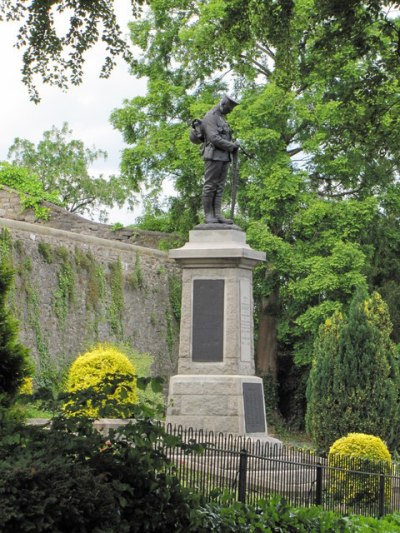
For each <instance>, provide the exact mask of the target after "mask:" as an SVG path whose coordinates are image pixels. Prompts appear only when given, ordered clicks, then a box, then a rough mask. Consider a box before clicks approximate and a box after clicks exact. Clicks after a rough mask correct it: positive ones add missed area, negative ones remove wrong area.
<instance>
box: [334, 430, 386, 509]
mask: <svg viewBox="0 0 400 533" xmlns="http://www.w3.org/2000/svg"><path fill="white" fill-rule="evenodd" d="M328 465H329V467H330V492H331V494H333V495H334V496H335V497H337V498H338V499H340V500H341V501H343V503H347V504H355V503H361V502H362V503H372V502H378V500H379V490H380V475H379V474H383V473H384V474H390V473H391V469H392V457H391V455H390V452H389V450H388V448H387V446H386V444H385V443H384V442H383V441H382V439H380V438H379V437H375V436H373V435H366V434H364V433H349V434H348V435H347V436H346V437H342V438H340V439H338V440H337V441H336V442H334V443H333V444H332V446H331V448H330V450H329V455H328ZM348 470H351V472H348ZM361 472H372V473H375V474H371V475H367V474H363V473H361ZM390 496H391V479H390V478H386V479H385V502H386V505H388V504H389V503H390Z"/></svg>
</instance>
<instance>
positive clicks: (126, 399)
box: [64, 344, 138, 418]
mask: <svg viewBox="0 0 400 533" xmlns="http://www.w3.org/2000/svg"><path fill="white" fill-rule="evenodd" d="M115 376H123V377H124V378H123V379H121V380H120V382H119V383H118V386H116V387H115V388H114V391H113V392H112V393H110V394H108V395H106V397H105V398H104V400H103V401H102V404H101V406H102V407H105V406H106V405H107V408H108V416H112V417H114V418H123V417H125V416H126V414H127V408H129V407H130V406H131V405H132V404H135V403H137V401H138V395H137V385H136V369H135V367H134V366H133V364H132V362H131V361H130V360H129V358H128V357H127V356H126V355H125V354H124V353H123V352H122V351H121V350H119V349H117V348H116V347H114V346H112V345H111V344H98V345H96V346H94V347H93V348H92V349H90V350H88V351H87V352H85V353H84V354H83V355H80V356H79V357H78V358H77V359H75V361H74V362H73V363H72V365H71V368H70V369H69V372H68V377H67V383H66V387H67V391H68V392H69V393H76V392H78V391H85V390H86V389H89V388H90V389H92V391H93V392H94V393H98V392H99V391H100V389H101V387H103V385H104V382H105V381H106V380H107V379H114V378H115ZM64 409H65V410H66V412H68V413H69V415H73V416H77V415H78V416H82V415H84V416H90V417H93V418H97V417H98V416H99V414H100V408H99V407H98V406H95V405H94V404H93V402H92V400H91V399H88V400H87V401H85V402H83V403H82V404H79V403H75V402H74V401H69V402H67V403H66V404H65V406H64Z"/></svg>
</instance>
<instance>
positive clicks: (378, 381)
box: [306, 290, 400, 453]
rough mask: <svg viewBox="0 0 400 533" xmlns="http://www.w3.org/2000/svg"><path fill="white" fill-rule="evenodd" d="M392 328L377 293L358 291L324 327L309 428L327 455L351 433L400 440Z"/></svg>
mask: <svg viewBox="0 0 400 533" xmlns="http://www.w3.org/2000/svg"><path fill="white" fill-rule="evenodd" d="M391 330H392V324H391V322H390V317H389V312H388V309H387V305H386V304H385V302H384V301H383V300H382V298H381V297H380V295H379V294H378V293H374V294H373V295H372V296H371V297H370V296H368V294H367V293H366V292H364V291H363V290H359V291H358V292H357V293H356V294H355V296H354V298H353V300H352V302H351V305H350V309H349V312H348V314H347V316H346V315H341V314H338V313H337V314H336V315H334V316H333V317H332V318H330V319H328V320H327V321H326V322H325V324H323V325H322V326H321V327H320V330H319V334H318V336H317V339H316V342H315V345H314V354H313V364H312V368H311V372H310V377H309V381H308V386H307V413H306V427H307V431H308V433H309V434H310V436H311V437H312V439H313V441H314V444H315V446H316V447H317V449H318V450H319V451H320V452H324V453H326V452H327V451H328V449H329V446H330V445H331V443H332V442H334V441H335V440H337V439H338V438H340V437H342V436H343V435H346V434H347V433H350V432H359V433H366V434H370V435H377V436H379V437H381V438H382V439H383V440H384V441H385V442H387V443H388V445H389V447H390V448H392V447H393V448H394V447H395V446H396V445H398V441H399V432H398V428H399V394H398V391H399V390H400V379H399V361H398V354H397V351H396V346H395V345H394V343H393V342H392V341H391V339H390V333H391Z"/></svg>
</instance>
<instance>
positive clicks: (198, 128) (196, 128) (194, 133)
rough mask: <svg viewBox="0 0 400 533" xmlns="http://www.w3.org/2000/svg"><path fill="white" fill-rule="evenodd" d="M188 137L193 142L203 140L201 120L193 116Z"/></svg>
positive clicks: (199, 142) (201, 141) (196, 142)
mask: <svg viewBox="0 0 400 533" xmlns="http://www.w3.org/2000/svg"><path fill="white" fill-rule="evenodd" d="M189 139H190V140H191V141H192V143H193V144H202V143H203V142H204V141H205V138H204V131H203V126H202V121H201V120H200V119H199V118H195V119H194V120H193V121H192V126H191V128H190V133H189Z"/></svg>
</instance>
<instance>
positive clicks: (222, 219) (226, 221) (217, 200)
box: [214, 193, 233, 224]
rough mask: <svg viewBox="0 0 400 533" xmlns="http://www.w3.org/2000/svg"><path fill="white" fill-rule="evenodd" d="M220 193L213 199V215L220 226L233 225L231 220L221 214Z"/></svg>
mask: <svg viewBox="0 0 400 533" xmlns="http://www.w3.org/2000/svg"><path fill="white" fill-rule="evenodd" d="M221 205H222V193H217V194H216V195H215V198H214V215H215V218H216V219H217V220H218V222H219V223H220V224H233V220H231V219H230V218H225V217H224V216H223V215H222V214H221Z"/></svg>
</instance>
